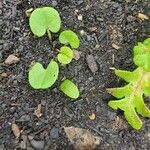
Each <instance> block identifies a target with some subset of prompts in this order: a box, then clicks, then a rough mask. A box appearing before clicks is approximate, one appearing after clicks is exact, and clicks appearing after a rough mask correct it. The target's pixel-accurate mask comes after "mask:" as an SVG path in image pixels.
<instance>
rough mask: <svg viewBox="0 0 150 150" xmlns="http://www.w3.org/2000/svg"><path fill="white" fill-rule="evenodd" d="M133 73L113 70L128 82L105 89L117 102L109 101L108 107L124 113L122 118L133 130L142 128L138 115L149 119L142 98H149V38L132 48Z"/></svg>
mask: <svg viewBox="0 0 150 150" xmlns="http://www.w3.org/2000/svg"><path fill="white" fill-rule="evenodd" d="M134 63H135V64H136V65H137V66H138V68H137V69H135V70H134V71H132V72H130V71H124V70H115V74H116V75H117V76H118V77H120V78H122V79H124V80H125V81H126V82H128V84H127V85H125V86H124V87H119V88H110V89H107V90H108V92H109V93H110V94H112V95H113V96H114V97H116V98H117V99H119V100H111V101H109V103H108V105H109V106H110V107H111V108H113V109H115V110H117V109H121V110H123V111H124V116H125V118H126V120H127V121H128V123H129V124H130V125H131V126H132V127H133V128H134V129H137V130H138V129H140V128H141V127H142V121H141V119H140V118H139V116H138V114H140V115H141V116H143V117H147V118H150V110H149V109H148V107H147V106H146V104H145V103H144V99H143V97H144V96H150V38H148V39H146V40H145V41H144V42H143V43H138V45H137V46H135V47H134Z"/></svg>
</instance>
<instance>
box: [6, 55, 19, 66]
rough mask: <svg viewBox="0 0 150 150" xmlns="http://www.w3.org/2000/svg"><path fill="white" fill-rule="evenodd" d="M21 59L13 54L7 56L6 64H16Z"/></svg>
mask: <svg viewBox="0 0 150 150" xmlns="http://www.w3.org/2000/svg"><path fill="white" fill-rule="evenodd" d="M19 60H20V59H19V58H18V57H16V56H15V55H13V54H11V55H9V56H8V57H7V59H6V60H5V64H6V65H11V64H16V63H17V62H18V61H19Z"/></svg>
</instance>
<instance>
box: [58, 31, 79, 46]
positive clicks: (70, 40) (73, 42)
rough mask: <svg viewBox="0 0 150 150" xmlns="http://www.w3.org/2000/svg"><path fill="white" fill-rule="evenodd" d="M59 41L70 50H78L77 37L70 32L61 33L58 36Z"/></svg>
mask: <svg viewBox="0 0 150 150" xmlns="http://www.w3.org/2000/svg"><path fill="white" fill-rule="evenodd" d="M59 41H60V43H62V44H65V45H70V46H71V47H72V48H78V47H79V45H80V41H79V38H78V36H77V35H76V34H75V33H74V32H73V31H71V30H66V31H63V32H62V33H61V34H60V36H59Z"/></svg>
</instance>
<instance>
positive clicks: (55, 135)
mask: <svg viewBox="0 0 150 150" xmlns="http://www.w3.org/2000/svg"><path fill="white" fill-rule="evenodd" d="M50 136H51V138H53V139H56V138H58V137H59V129H58V128H56V127H53V128H52V129H51V131H50Z"/></svg>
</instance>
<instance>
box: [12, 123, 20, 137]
mask: <svg viewBox="0 0 150 150" xmlns="http://www.w3.org/2000/svg"><path fill="white" fill-rule="evenodd" d="M11 130H12V132H13V134H14V135H15V137H16V138H19V137H20V134H21V131H20V129H19V127H18V125H17V124H16V123H15V122H14V121H13V122H12V125H11Z"/></svg>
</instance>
